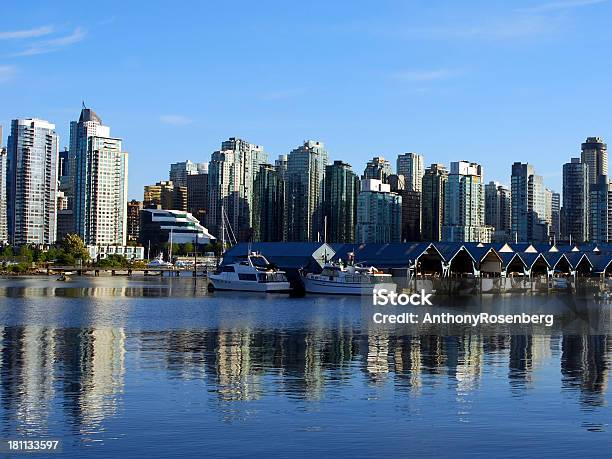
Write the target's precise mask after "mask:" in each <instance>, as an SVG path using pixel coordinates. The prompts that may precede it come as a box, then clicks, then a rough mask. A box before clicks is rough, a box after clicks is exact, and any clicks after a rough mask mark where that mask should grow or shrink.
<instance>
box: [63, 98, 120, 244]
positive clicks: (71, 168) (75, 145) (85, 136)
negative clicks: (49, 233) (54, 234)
mask: <svg viewBox="0 0 612 459" xmlns="http://www.w3.org/2000/svg"><path fill="white" fill-rule="evenodd" d="M93 136H98V137H103V138H110V127H108V126H105V125H103V124H102V120H101V119H100V117H99V116H98V115H97V114H96V112H94V111H93V110H92V109H90V108H86V107H85V105H84V104H83V108H82V110H81V114H80V116H79V120H78V121H72V122H71V123H70V147H69V151H68V163H67V172H68V178H67V179H64V185H63V186H62V189H64V190H65V191H66V197H67V199H68V203H69V204H68V208H69V209H73V210H75V216H76V213H77V212H76V208H77V207H80V208H81V209H82V208H83V207H84V203H83V202H81V201H82V200H84V199H85V197H86V194H87V193H86V189H85V186H86V182H85V181H84V180H81V181H80V182H78V181H77V176H79V177H81V178H82V177H86V176H87V156H88V151H89V138H90V137H93ZM77 194H79V198H78V199H79V202H77V197H76V195H77ZM75 230H76V228H74V229H73V231H72V232H74V231H75Z"/></svg>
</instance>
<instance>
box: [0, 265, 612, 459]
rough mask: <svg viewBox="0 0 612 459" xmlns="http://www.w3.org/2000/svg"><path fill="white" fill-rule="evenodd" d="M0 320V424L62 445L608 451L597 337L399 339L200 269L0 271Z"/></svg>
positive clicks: (110, 451)
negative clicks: (224, 285)
mask: <svg viewBox="0 0 612 459" xmlns="http://www.w3.org/2000/svg"><path fill="white" fill-rule="evenodd" d="M506 298H507V300H503V301H504V302H507V308H508V309H510V310H517V309H518V305H519V304H521V302H522V301H524V300H525V299H524V298H523V297H521V296H520V295H519V296H507V297H506ZM531 298H532V301H533V304H532V307H533V308H538V309H540V310H541V309H543V308H544V307H543V306H542V304H540V303H539V302H540V301H542V299H539V298H538V297H536V296H533V297H531ZM483 301H487V300H486V297H484V299H483ZM496 301H497V300H496ZM0 323H2V326H1V327H0V338H1V342H2V348H3V351H2V353H0V381H2V384H0V396H1V398H2V400H3V401H4V402H5V403H4V404H3V408H2V410H0V415H1V416H2V425H3V435H4V436H5V437H7V438H13V437H15V436H18V435H19V434H20V433H21V432H24V431H27V432H28V434H29V435H35V436H39V437H44V438H61V439H62V448H63V454H65V455H68V456H69V457H81V458H102V457H109V456H111V455H116V456H117V457H144V456H149V457H160V456H161V457H169V456H172V455H173V454H175V453H176V444H177V443H178V444H181V445H182V446H181V454H182V455H184V456H185V457H197V456H200V455H201V453H202V449H201V447H202V444H201V443H200V441H203V442H204V443H205V445H206V452H207V453H206V454H207V455H210V456H211V457H220V456H223V457H237V456H244V455H253V454H258V455H265V456H267V457H287V456H289V455H290V456H292V457H307V456H308V457H311V456H312V454H321V455H338V456H346V455H354V456H355V457H358V456H372V455H381V454H384V455H401V454H403V453H404V452H405V448H406V444H409V445H410V452H411V454H412V455H415V456H429V455H436V454H438V453H439V449H438V444H439V441H440V440H439V439H440V429H442V430H443V432H444V442H445V445H446V447H447V448H450V450H452V451H453V455H455V456H473V455H483V456H484V455H486V456H492V455H499V452H500V450H508V445H510V444H511V445H512V447H511V448H510V449H509V450H508V456H512V457H534V456H540V457H541V456H552V455H556V456H568V455H578V454H583V452H584V451H586V450H588V451H589V455H590V456H591V457H598V456H599V457H603V456H607V455H608V453H609V444H610V442H609V438H610V431H609V430H610V419H611V418H612V411H611V404H610V396H611V392H610V384H609V378H610V365H611V359H612V343H611V341H610V337H609V336H605V335H604V336H602V335H576V334H562V333H552V334H550V335H533V336H530V335H512V334H503V333H500V334H495V335H493V336H491V335H480V334H475V333H468V334H460V335H454V336H435V335H431V334H426V335H413V336H409V335H398V334H395V333H392V332H390V331H388V330H387V331H384V330H376V329H373V328H369V327H368V326H367V324H365V323H364V322H363V321H362V316H361V303H360V301H359V299H358V298H356V297H343V296H333V297H331V296H330V297H326V296H311V297H306V298H294V297H289V296H287V295H285V296H278V295H265V294H255V295H254V294H252V293H241V292H214V293H209V292H208V291H207V288H206V279H204V278H196V279H193V278H191V277H184V278H183V277H178V278H177V277H163V278H162V277H148V278H144V277H143V278H136V277H132V278H128V277H110V276H109V277H97V278H95V277H85V276H83V277H78V276H75V277H74V279H73V281H72V282H68V283H58V282H54V281H53V279H51V278H46V277H41V276H37V277H18V278H1V279H0ZM26 407H27V408H28V409H27V410H26V409H25V408H26ZM432 426H435V428H434V427H432ZM194 438H197V439H199V440H198V442H194V441H193V440H194ZM305 444H308V445H309V446H308V447H307V448H306V447H303V446H301V445H305Z"/></svg>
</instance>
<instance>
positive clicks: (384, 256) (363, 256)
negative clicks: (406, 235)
mask: <svg viewBox="0 0 612 459" xmlns="http://www.w3.org/2000/svg"><path fill="white" fill-rule="evenodd" d="M429 245H430V244H429V243H427V242H396V243H389V244H375V243H366V244H344V245H343V246H342V247H340V248H339V249H338V251H337V252H336V254H335V255H334V257H333V260H347V259H348V254H349V253H350V252H353V253H354V254H355V263H364V264H369V265H373V266H376V267H377V268H405V267H408V266H410V265H411V264H413V263H414V260H416V259H417V258H418V257H419V256H420V255H421V254H422V253H423V252H424V251H425V250H426V249H427V247H429Z"/></svg>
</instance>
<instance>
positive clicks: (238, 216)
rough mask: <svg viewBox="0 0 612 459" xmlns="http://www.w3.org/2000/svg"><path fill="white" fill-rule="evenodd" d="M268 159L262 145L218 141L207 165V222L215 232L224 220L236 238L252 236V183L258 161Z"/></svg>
mask: <svg viewBox="0 0 612 459" xmlns="http://www.w3.org/2000/svg"><path fill="white" fill-rule="evenodd" d="M267 162H268V155H267V153H266V152H265V151H264V149H263V147H261V146H259V145H255V144H252V143H249V142H247V141H245V140H242V139H239V138H236V137H231V138H230V139H229V140H226V141H224V142H222V143H221V150H218V151H215V152H214V153H213V154H212V158H211V161H210V163H209V165H208V202H209V204H208V207H207V209H206V211H207V222H208V226H209V227H210V228H211V231H212V232H213V233H214V234H218V233H219V232H220V231H221V228H222V226H223V220H224V219H226V221H227V222H229V224H230V225H231V228H232V231H233V232H234V234H235V236H236V237H237V239H238V240H240V241H248V240H251V239H252V236H253V183H254V180H255V176H256V174H257V172H258V171H259V166H260V165H261V164H266V163H267ZM224 215H225V216H224Z"/></svg>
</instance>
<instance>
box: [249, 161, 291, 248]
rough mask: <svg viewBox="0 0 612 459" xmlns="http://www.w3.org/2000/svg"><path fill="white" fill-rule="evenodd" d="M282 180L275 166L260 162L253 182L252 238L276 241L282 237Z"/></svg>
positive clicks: (258, 240) (262, 240)
mask: <svg viewBox="0 0 612 459" xmlns="http://www.w3.org/2000/svg"><path fill="white" fill-rule="evenodd" d="M283 186H284V184H283V181H282V179H281V177H280V174H279V172H278V170H277V169H276V167H274V166H272V165H271V164H261V165H260V166H259V173H258V174H257V176H256V178H255V182H254V190H253V192H254V196H253V240H254V241H257V242H278V241H282V238H283V226H282V224H283V219H282V216H283V207H282V204H281V203H282V197H283Z"/></svg>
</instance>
